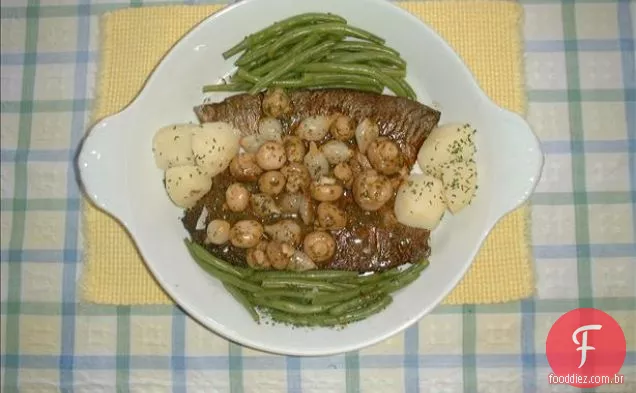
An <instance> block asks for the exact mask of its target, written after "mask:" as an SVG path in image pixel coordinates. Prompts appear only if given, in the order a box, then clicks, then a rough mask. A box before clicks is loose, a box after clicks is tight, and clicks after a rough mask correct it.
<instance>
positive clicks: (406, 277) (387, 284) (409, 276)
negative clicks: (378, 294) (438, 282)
mask: <svg viewBox="0 0 636 393" xmlns="http://www.w3.org/2000/svg"><path fill="white" fill-rule="evenodd" d="M427 267H428V261H426V260H425V261H423V262H419V263H414V264H412V265H411V266H409V268H408V269H405V270H404V271H403V272H401V273H400V274H398V275H397V276H394V277H392V278H390V279H388V280H385V281H380V283H379V287H380V288H386V289H387V290H390V291H391V292H393V291H396V290H398V289H401V288H403V287H405V286H406V285H408V284H409V283H411V282H413V281H415V280H416V279H417V278H418V277H419V275H420V273H421V272H422V271H423V270H424V269H426V268H427Z"/></svg>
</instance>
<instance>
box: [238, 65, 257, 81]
mask: <svg viewBox="0 0 636 393" xmlns="http://www.w3.org/2000/svg"><path fill="white" fill-rule="evenodd" d="M236 75H237V76H238V77H239V78H241V79H242V80H244V81H246V82H249V83H251V84H255V83H258V82H259V81H260V79H259V78H258V77H256V76H254V75H253V74H251V73H250V72H249V71H246V70H244V69H242V68H239V70H238V71H237V72H236Z"/></svg>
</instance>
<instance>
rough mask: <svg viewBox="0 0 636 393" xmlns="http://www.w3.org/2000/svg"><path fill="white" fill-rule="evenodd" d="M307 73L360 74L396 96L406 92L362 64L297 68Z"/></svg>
mask: <svg viewBox="0 0 636 393" xmlns="http://www.w3.org/2000/svg"><path fill="white" fill-rule="evenodd" d="M298 68H299V69H300V70H302V71H307V72H332V73H337V72H341V73H343V74H362V75H366V76H369V77H371V78H374V79H377V80H378V81H379V82H380V83H382V84H383V85H385V86H386V87H388V88H389V89H391V90H392V91H393V92H394V93H395V94H396V95H398V96H401V97H404V96H405V95H406V92H405V91H404V89H402V87H401V86H400V85H398V84H397V83H396V82H395V80H394V79H393V78H390V77H388V76H387V75H386V74H384V73H383V72H381V71H380V70H378V69H376V68H373V67H370V66H367V65H362V64H339V63H309V64H303V65H301V66H299V67H298Z"/></svg>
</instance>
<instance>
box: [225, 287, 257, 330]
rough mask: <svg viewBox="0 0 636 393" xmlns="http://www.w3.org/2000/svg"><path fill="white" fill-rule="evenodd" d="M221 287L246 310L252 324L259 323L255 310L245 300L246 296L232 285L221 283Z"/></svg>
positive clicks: (248, 301) (246, 299) (247, 300)
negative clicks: (252, 321)
mask: <svg viewBox="0 0 636 393" xmlns="http://www.w3.org/2000/svg"><path fill="white" fill-rule="evenodd" d="M223 286H224V287H225V289H226V290H227V291H228V292H229V293H230V295H232V297H234V299H236V301H237V302H239V303H240V304H241V305H242V306H243V307H244V308H245V309H246V310H247V312H248V313H249V314H250V316H251V317H252V319H253V320H254V322H256V323H260V316H259V315H258V312H256V309H255V308H254V306H253V305H252V303H251V302H250V300H249V299H248V298H247V296H246V295H245V294H244V293H243V292H242V291H241V290H240V289H238V288H236V287H235V286H233V285H230V284H227V283H223Z"/></svg>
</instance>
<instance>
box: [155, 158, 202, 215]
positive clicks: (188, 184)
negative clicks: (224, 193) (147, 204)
mask: <svg viewBox="0 0 636 393" xmlns="http://www.w3.org/2000/svg"><path fill="white" fill-rule="evenodd" d="M165 182H166V191H168V196H169V197H170V199H171V200H172V202H174V204H175V205H177V206H179V207H182V208H186V209H187V208H190V207H192V206H194V205H195V203H196V202H197V201H198V200H199V199H201V197H203V195H205V194H206V193H207V192H208V191H210V188H212V178H211V177H210V176H209V175H208V174H207V173H206V172H205V171H203V170H202V169H201V168H199V167H197V166H194V165H185V166H175V167H172V168H168V169H167V170H166V179H165Z"/></svg>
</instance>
